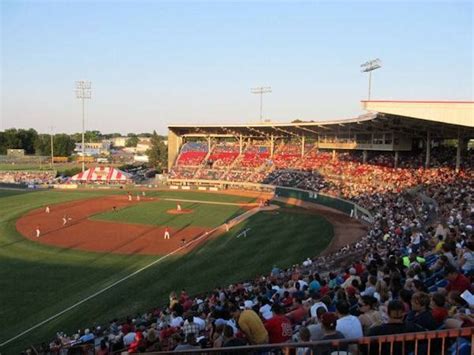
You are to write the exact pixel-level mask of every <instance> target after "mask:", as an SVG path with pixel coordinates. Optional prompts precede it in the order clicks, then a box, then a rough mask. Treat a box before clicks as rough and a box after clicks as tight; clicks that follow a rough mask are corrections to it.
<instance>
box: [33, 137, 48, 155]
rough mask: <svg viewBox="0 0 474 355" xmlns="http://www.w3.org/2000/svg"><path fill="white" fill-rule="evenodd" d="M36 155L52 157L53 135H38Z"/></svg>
mask: <svg viewBox="0 0 474 355" xmlns="http://www.w3.org/2000/svg"><path fill="white" fill-rule="evenodd" d="M35 154H36V155H50V154H51V135H49V134H38V136H37V137H36V139H35Z"/></svg>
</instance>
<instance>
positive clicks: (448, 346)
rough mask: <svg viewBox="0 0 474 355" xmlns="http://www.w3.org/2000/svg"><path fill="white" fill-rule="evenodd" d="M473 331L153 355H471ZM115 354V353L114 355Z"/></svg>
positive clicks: (441, 331) (198, 350) (410, 334)
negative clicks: (300, 354) (301, 354)
mask: <svg viewBox="0 0 474 355" xmlns="http://www.w3.org/2000/svg"><path fill="white" fill-rule="evenodd" d="M473 341H474V327H472V328H459V329H449V330H438V331H431V332H419V333H405V334H393V335H382V336H377V337H363V338H359V339H342V340H329V341H316V342H305V343H282V344H266V345H257V346H240V347H225V348H210V349H196V350H185V351H160V352H155V353H153V354H203V355H204V354H262V355H263V354H271V355H273V354H275V355H276V354H284V355H294V354H296V353H297V352H298V350H299V351H300V352H301V353H302V351H301V350H302V349H305V350H306V352H304V354H305V355H319V354H331V355H337V354H339V355H343V354H344V355H345V354H354V355H355V354H369V355H372V354H374V355H375V354H383V355H388V354H407V355H431V354H433V355H436V354H440V355H441V354H443V355H444V354H459V355H464V354H472V344H473ZM116 354H117V353H116Z"/></svg>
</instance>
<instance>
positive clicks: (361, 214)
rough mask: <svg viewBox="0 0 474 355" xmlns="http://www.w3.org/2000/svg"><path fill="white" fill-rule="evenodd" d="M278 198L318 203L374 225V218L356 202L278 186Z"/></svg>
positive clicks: (276, 191)
mask: <svg viewBox="0 0 474 355" xmlns="http://www.w3.org/2000/svg"><path fill="white" fill-rule="evenodd" d="M275 196H276V197H283V198H294V199H296V200H300V201H305V202H310V203H316V204H318V205H323V206H326V207H329V208H334V209H336V210H338V211H341V212H343V213H345V214H347V215H349V216H351V217H354V218H357V219H362V220H364V221H366V222H368V223H373V221H374V218H373V217H372V215H371V214H370V212H369V211H367V210H366V209H365V208H362V207H360V206H359V205H357V204H355V203H354V202H350V201H347V200H343V199H341V198H337V197H332V196H328V195H324V194H320V193H317V192H314V191H308V190H302V189H297V188H293V187H281V186H278V187H277V188H276V189H275Z"/></svg>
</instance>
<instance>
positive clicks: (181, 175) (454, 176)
mask: <svg viewBox="0 0 474 355" xmlns="http://www.w3.org/2000/svg"><path fill="white" fill-rule="evenodd" d="M361 106H362V109H363V110H364V113H363V114H362V115H360V116H357V117H354V118H350V119H340V120H331V121H317V122H299V121H298V122H292V123H287V124H283V123H271V122H263V123H258V124H236V125H228V124H225V125H197V126H196V125H169V127H168V145H167V148H168V153H167V154H168V169H167V173H165V174H163V176H160V179H158V177H157V178H156V179H154V180H148V181H147V182H146V183H141V184H140V183H137V182H134V181H133V180H132V179H131V175H130V174H129V173H127V172H124V171H121V170H119V169H117V168H116V167H113V166H108V167H104V166H101V167H95V166H92V165H90V164H89V166H88V167H89V169H88V170H87V171H85V172H80V173H78V174H77V175H75V176H73V177H72V178H70V179H67V180H61V181H58V180H53V179H51V176H50V175H48V174H45V173H43V172H35V171H28V170H22V171H20V172H16V173H15V174H14V176H13V178H12V176H11V175H12V173H11V172H2V171H0V176H1V177H2V178H3V177H4V176H3V175H7V174H9V176H8V178H9V179H10V180H8V181H9V183H2V184H1V185H0V201H1V203H0V256H1V258H0V260H1V265H0V275H1V277H0V286H1V287H0V289H1V290H2V291H1V292H0V304H1V305H2V307H1V308H0V319H1V320H2V327H1V329H0V353H1V354H16V353H25V354H123V353H127V354H128V353H138V352H143V353H145V352H146V353H170V352H173V353H180V352H181V353H199V354H213V353H226V354H230V353H233V354H336V353H339V354H380V353H384V352H385V353H394V354H399V353H400V354H402V353H406V354H456V353H458V354H469V353H471V351H472V350H471V349H472V348H471V346H472V345H471V344H472V342H473V337H474V317H473V316H472V315H471V311H470V310H474V297H473V296H472V293H471V292H474V287H473V281H474V231H473V226H474V154H473V146H472V145H471V144H472V140H473V139H474V102H472V101H462V102H461V101H393V100H391V101H380V100H372V101H370V100H368V101H362V102H361ZM2 181H4V180H2ZM223 347H225V350H223Z"/></svg>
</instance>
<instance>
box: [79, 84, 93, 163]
mask: <svg viewBox="0 0 474 355" xmlns="http://www.w3.org/2000/svg"><path fill="white" fill-rule="evenodd" d="M91 97H92V85H91V82H90V81H88V80H80V81H76V98H78V99H82V172H84V171H85V165H84V157H85V149H84V148H85V147H84V125H85V124H84V100H85V99H90V98H91Z"/></svg>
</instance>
